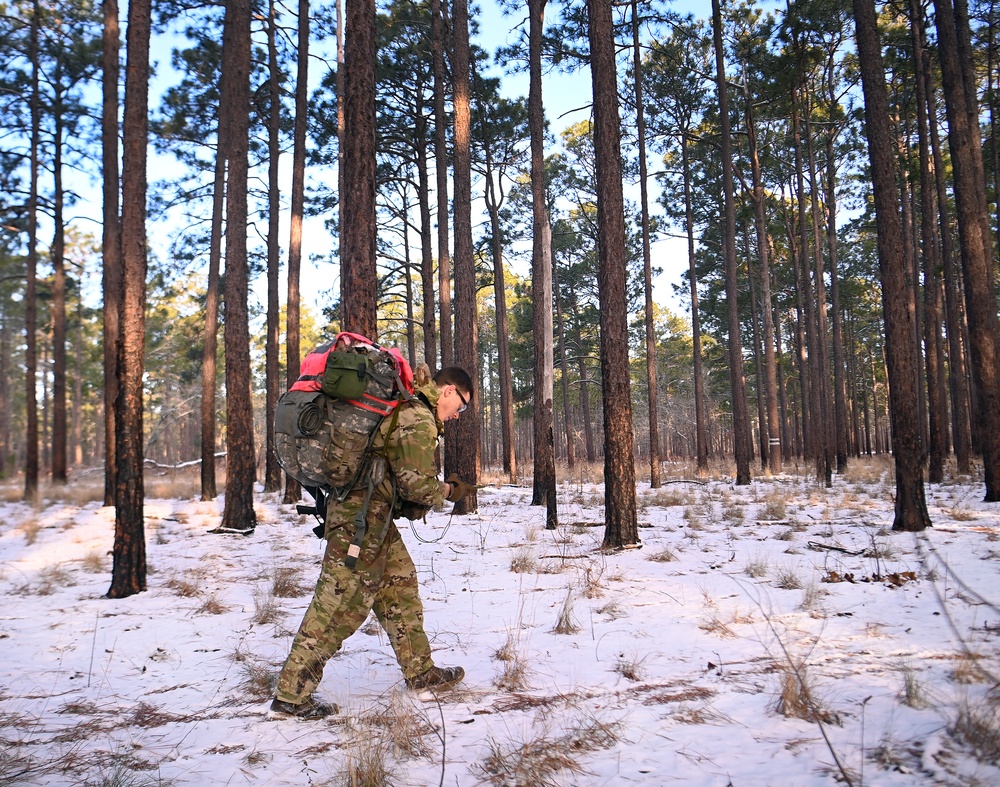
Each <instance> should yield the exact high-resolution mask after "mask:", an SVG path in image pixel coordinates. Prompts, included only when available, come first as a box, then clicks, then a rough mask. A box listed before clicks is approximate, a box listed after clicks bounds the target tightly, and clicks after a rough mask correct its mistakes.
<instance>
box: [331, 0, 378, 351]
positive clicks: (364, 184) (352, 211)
mask: <svg viewBox="0 0 1000 787" xmlns="http://www.w3.org/2000/svg"><path fill="white" fill-rule="evenodd" d="M344 60H345V62H344V69H345V73H344V124H345V126H344V127H345V128H347V129H350V133H349V134H345V135H344V140H343V151H342V154H341V166H342V167H343V170H344V190H343V192H342V193H341V210H342V212H343V217H344V218H343V224H342V225H341V227H340V237H341V243H340V253H341V281H342V283H343V290H342V291H343V301H342V302H341V328H342V329H343V330H346V331H354V332H355V333H360V334H363V335H365V336H370V337H372V338H376V336H377V333H378V321H377V298H378V293H377V291H376V288H377V284H378V275H377V272H376V267H375V238H376V235H377V228H376V224H375V0H348V2H347V25H346V29H345V35H344Z"/></svg>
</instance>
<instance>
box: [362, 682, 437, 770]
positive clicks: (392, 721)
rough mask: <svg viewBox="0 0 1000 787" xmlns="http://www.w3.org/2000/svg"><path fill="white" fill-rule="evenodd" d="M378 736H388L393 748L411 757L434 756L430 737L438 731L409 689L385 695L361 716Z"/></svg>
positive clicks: (365, 723) (365, 724)
mask: <svg viewBox="0 0 1000 787" xmlns="http://www.w3.org/2000/svg"><path fill="white" fill-rule="evenodd" d="M359 722H360V723H361V724H362V725H364V726H366V727H368V728H369V729H370V731H371V733H373V734H374V736H375V737H382V736H386V735H387V736H388V737H389V739H390V743H391V744H392V747H391V748H392V749H393V750H394V751H396V752H403V753H404V754H406V755H407V756H408V757H430V756H431V755H432V753H433V752H432V750H431V747H430V746H429V745H428V738H429V737H430V736H432V735H434V733H435V728H434V725H432V724H431V723H430V722H429V721H428V719H427V716H426V714H425V713H423V712H422V709H421V708H419V706H418V705H417V704H416V703H414V701H413V699H412V698H411V697H409V696H408V695H407V694H406V692H403V691H393V692H390V693H389V694H388V695H383V697H382V698H380V702H379V703H378V705H376V707H375V708H374V709H372V710H370V711H368V712H367V713H365V714H363V715H362V716H361V717H360V718H359Z"/></svg>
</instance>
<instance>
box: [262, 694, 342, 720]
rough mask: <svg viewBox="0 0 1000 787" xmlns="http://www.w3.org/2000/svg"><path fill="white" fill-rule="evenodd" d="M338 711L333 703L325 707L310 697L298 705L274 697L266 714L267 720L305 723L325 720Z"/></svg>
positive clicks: (324, 704)
mask: <svg viewBox="0 0 1000 787" xmlns="http://www.w3.org/2000/svg"><path fill="white" fill-rule="evenodd" d="M339 711H340V708H338V707H337V705H336V704H335V703H331V704H330V705H327V704H326V703H323V702H317V701H316V700H314V699H313V698H312V697H310V698H309V699H307V700H306V701H305V702H301V703H299V704H298V705H295V704H293V703H291V702H285V701H284V700H279V699H278V698H277V697H275V698H274V701H273V702H272V703H271V707H270V709H269V710H268V712H267V718H268V719H269V720H274V719H305V720H306V721H314V720H316V719H325V718H326V717H327V716H331V715H333V714H335V713H338V712H339Z"/></svg>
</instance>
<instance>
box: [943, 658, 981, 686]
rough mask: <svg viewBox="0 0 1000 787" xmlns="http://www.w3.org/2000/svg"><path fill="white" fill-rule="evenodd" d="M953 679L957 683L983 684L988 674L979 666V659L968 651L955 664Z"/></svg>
mask: <svg viewBox="0 0 1000 787" xmlns="http://www.w3.org/2000/svg"><path fill="white" fill-rule="evenodd" d="M951 679H952V680H953V681H955V683H961V684H963V685H970V684H973V683H982V682H983V681H985V680H986V679H987V678H986V673H984V672H983V669H982V667H980V666H979V660H978V658H977V657H976V656H974V655H973V654H971V653H969V652H967V651H966V652H965V653H963V654H962V655H961V656H960V657H959V659H958V661H956V662H955V669H953V670H952V671H951Z"/></svg>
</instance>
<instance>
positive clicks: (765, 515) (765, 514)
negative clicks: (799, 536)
mask: <svg viewBox="0 0 1000 787" xmlns="http://www.w3.org/2000/svg"><path fill="white" fill-rule="evenodd" d="M787 507H788V499H787V498H786V497H785V496H784V494H782V493H780V492H777V491H772V492H770V493H769V494H768V496H767V497H766V498H765V500H764V505H762V506H761V507H760V513H759V516H760V518H761V519H768V520H771V521H780V520H782V519H784V518H785V514H786V511H787Z"/></svg>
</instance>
